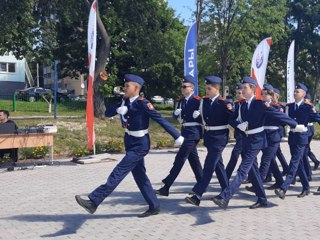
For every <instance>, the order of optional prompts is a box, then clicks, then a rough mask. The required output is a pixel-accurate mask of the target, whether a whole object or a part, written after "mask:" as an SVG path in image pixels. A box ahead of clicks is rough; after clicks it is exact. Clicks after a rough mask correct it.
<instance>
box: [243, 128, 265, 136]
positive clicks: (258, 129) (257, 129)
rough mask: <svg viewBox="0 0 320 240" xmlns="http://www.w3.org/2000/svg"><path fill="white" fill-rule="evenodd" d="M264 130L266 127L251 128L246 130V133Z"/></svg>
mask: <svg viewBox="0 0 320 240" xmlns="http://www.w3.org/2000/svg"><path fill="white" fill-rule="evenodd" d="M263 131H264V127H258V128H254V129H250V130H247V131H245V134H247V135H251V134H256V133H260V132H263Z"/></svg>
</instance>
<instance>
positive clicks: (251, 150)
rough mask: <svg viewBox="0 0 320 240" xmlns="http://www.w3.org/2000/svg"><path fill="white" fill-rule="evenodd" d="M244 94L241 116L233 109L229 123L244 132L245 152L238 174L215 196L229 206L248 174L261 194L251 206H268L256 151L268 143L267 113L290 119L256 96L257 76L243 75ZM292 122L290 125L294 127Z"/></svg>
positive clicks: (217, 200) (258, 193)
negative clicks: (244, 100)
mask: <svg viewBox="0 0 320 240" xmlns="http://www.w3.org/2000/svg"><path fill="white" fill-rule="evenodd" d="M242 83H243V89H242V94H243V96H244V97H245V99H246V102H245V103H243V104H242V105H241V107H240V113H241V119H239V118H238V117H239V113H238V112H234V115H233V117H232V118H231V119H230V124H231V126H233V127H234V128H239V129H240V130H241V131H242V132H243V133H244V137H243V142H242V144H243V152H242V157H243V158H242V162H241V164H240V167H239V169H238V172H237V175H236V176H235V178H234V179H233V181H232V182H231V183H230V185H229V187H227V188H225V189H224V190H223V191H222V192H221V193H220V195H218V196H216V197H214V198H213V202H214V203H215V204H217V205H218V206H219V207H221V208H223V209H226V208H227V206H228V203H229V200H230V199H231V198H232V196H233V195H234V194H235V193H236V192H237V191H238V189H239V187H240V185H241V183H242V182H243V180H245V178H246V176H247V175H248V174H249V175H248V178H249V180H250V181H251V183H252V185H253V189H254V191H255V193H256V196H257V197H258V201H257V202H256V203H255V204H253V205H252V206H250V209H255V208H260V207H266V206H267V197H266V194H265V191H264V188H263V183H262V179H261V176H260V173H259V169H258V163H257V155H258V153H259V151H260V150H261V149H263V148H265V147H266V136H265V132H264V127H263V126H264V123H265V118H266V116H267V115H269V114H270V115H271V116H272V117H274V118H276V119H278V120H279V121H281V120H282V119H283V120H287V118H284V116H285V114H284V113H282V112H277V111H272V110H274V109H273V108H269V106H268V104H266V103H265V102H263V101H261V100H258V99H256V98H255V90H256V86H257V82H256V80H254V79H253V78H251V77H244V78H243V82H242ZM295 126H296V123H295V124H294V125H291V127H295Z"/></svg>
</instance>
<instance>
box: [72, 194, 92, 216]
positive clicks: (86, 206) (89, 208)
mask: <svg viewBox="0 0 320 240" xmlns="http://www.w3.org/2000/svg"><path fill="white" fill-rule="evenodd" d="M75 198H76V201H77V203H78V204H79V205H80V206H81V207H83V208H84V209H85V210H86V211H87V212H88V213H91V214H93V213H94V212H95V211H96V210H97V206H96V205H95V204H94V203H93V202H92V201H91V200H86V199H82V198H81V197H80V195H76V196H75Z"/></svg>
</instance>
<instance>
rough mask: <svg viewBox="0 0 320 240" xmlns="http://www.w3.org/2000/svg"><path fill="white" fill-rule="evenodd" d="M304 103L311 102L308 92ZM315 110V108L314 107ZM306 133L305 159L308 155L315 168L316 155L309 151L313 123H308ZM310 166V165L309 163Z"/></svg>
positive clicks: (316, 166) (316, 167) (316, 163)
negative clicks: (307, 134)
mask: <svg viewBox="0 0 320 240" xmlns="http://www.w3.org/2000/svg"><path fill="white" fill-rule="evenodd" d="M304 101H305V102H306V103H308V104H312V101H311V96H310V94H309V93H308V94H307V95H306V97H305V100H304ZM314 111H315V109H314ZM308 133H309V136H308V142H309V143H308V145H307V147H306V153H307V156H306V160H308V157H309V158H310V159H311V161H312V162H313V163H314V168H313V170H317V169H318V167H319V164H320V162H319V160H318V159H317V158H316V156H315V155H314V153H313V152H312V151H311V148H310V143H311V140H312V138H313V135H314V126H313V123H312V122H311V123H308ZM309 166H310V165H309Z"/></svg>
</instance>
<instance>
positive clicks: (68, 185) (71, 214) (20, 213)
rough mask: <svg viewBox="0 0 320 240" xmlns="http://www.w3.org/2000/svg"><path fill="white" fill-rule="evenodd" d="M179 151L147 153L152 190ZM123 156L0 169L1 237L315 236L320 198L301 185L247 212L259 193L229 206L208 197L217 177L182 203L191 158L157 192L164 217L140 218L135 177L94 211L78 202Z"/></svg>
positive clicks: (316, 182) (190, 180)
mask: <svg viewBox="0 0 320 240" xmlns="http://www.w3.org/2000/svg"><path fill="white" fill-rule="evenodd" d="M319 145H320V142H319V141H313V142H312V145H311V149H312V150H313V152H314V153H315V154H316V156H319V157H320V148H319ZM281 148H282V151H283V152H284V154H285V156H286V158H287V160H288V161H289V160H290V154H289V148H288V145H287V143H285V142H283V143H281ZM231 151H232V147H231V145H229V146H228V147H227V148H226V149H225V151H224V152H223V160H224V163H225V165H226V164H227V162H228V161H229V157H230V153H231ZM175 154H176V153H175V152H172V151H170V152H168V150H162V151H151V152H150V154H149V155H147V156H146V158H145V162H146V169H147V174H148V176H149V178H150V180H151V182H152V184H153V187H154V188H159V187H161V185H162V183H161V180H162V179H163V178H164V177H166V176H167V174H168V172H169V170H170V168H171V167H172V163H173V161H174V157H175ZM199 155H200V159H201V161H202V163H203V161H204V159H205V156H206V150H205V148H202V147H201V148H199ZM123 156H124V155H123V154H112V156H111V157H112V158H113V159H117V160H118V161H119V160H121V159H122V157H123ZM118 161H108V162H100V163H95V164H87V165H79V164H73V163H71V162H69V161H68V160H62V161H60V166H57V165H54V166H47V167H41V168H34V169H33V170H31V169H28V170H19V171H13V172H6V171H2V170H3V169H0V170H1V171H0V182H1V190H2V196H1V198H0V239H1V240H2V239H3V240H11V239H20V240H21V239H22V240H23V239H28V240H29V239H32V240H33V239H43V238H48V239H63V240H64V239H76V240H79V239H90V240H91V239H113V240H117V239H119V240H120V239H121V240H122V239H126V240H131V239H139V240H141V239H148V240H155V239H158V240H163V239H165V240H170V239H172V240H176V239H192V240H195V239H196V240H207V239H210V240H211V239H246V240H248V239H277V240H278V239H318V233H319V231H320V226H319V213H318V211H317V209H319V207H320V196H316V195H313V194H310V195H309V196H307V197H305V198H302V199H298V198H297V197H296V196H297V194H299V193H300V192H301V190H302V188H301V184H300V183H297V184H296V185H295V186H291V187H290V188H289V190H288V191H287V195H286V198H285V200H281V199H279V198H278V197H277V196H276V195H275V194H274V191H271V190H270V191H269V190H267V191H266V193H267V195H268V200H269V202H270V207H269V208H266V209H256V210H250V209H249V206H250V205H252V204H253V203H254V202H255V201H256V197H255V196H254V194H252V193H249V192H247V191H246V190H245V189H244V186H245V185H241V187H240V191H239V193H238V194H235V196H234V197H233V198H232V199H231V201H230V203H229V207H228V209H227V210H226V211H224V210H221V209H219V208H218V207H217V206H215V204H214V203H213V202H212V201H211V198H212V197H213V196H216V195H218V194H219V192H220V185H219V183H218V181H217V179H216V177H215V176H214V177H213V178H212V181H211V183H210V185H209V187H208V189H207V192H206V193H205V194H204V196H203V200H202V201H201V206H200V207H196V206H192V205H189V204H187V203H185V200H184V198H185V197H186V196H187V194H188V193H189V192H190V191H191V189H192V187H193V186H194V184H195V178H194V175H193V173H192V171H191V169H190V166H189V164H188V163H186V164H185V167H184V168H183V169H182V171H181V173H180V175H179V177H178V178H177V180H176V182H175V183H174V185H173V186H172V188H171V189H170V196H169V197H161V196H160V197H159V200H160V204H161V213H160V214H159V215H156V216H153V217H149V218H145V219H139V218H137V215H138V214H140V213H142V212H143V211H145V210H146V209H147V208H148V207H147V205H146V203H145V202H144V199H143V197H142V195H141V193H140V192H139V189H138V188H137V186H136V185H135V183H134V180H133V178H132V175H131V174H129V175H128V176H127V177H126V178H125V179H124V180H123V181H122V183H121V184H120V185H119V186H118V188H117V189H116V190H115V191H114V192H113V193H112V194H111V195H110V196H109V198H107V199H106V200H105V201H104V202H103V203H102V204H101V205H100V206H99V208H98V209H97V211H96V213H95V214H93V215H90V214H88V213H87V212H86V211H85V210H84V209H83V208H81V207H80V206H78V205H77V203H76V202H75V199H74V195H76V194H81V195H83V196H86V195H88V194H89V193H90V192H91V191H92V190H94V189H95V188H96V187H97V186H99V185H100V184H102V183H104V182H105V181H106V179H107V177H108V175H109V174H110V172H111V171H112V169H113V168H114V167H115V166H116V164H117V162H118ZM239 162H240V161H239ZM238 164H239V163H238ZM311 166H312V167H313V163H311ZM313 173H314V175H313V177H312V178H313V181H312V182H310V185H311V191H312V192H315V191H316V190H317V187H318V186H320V170H317V171H314V172H313ZM234 174H235V173H234ZM269 185H270V183H269V184H266V186H269Z"/></svg>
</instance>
